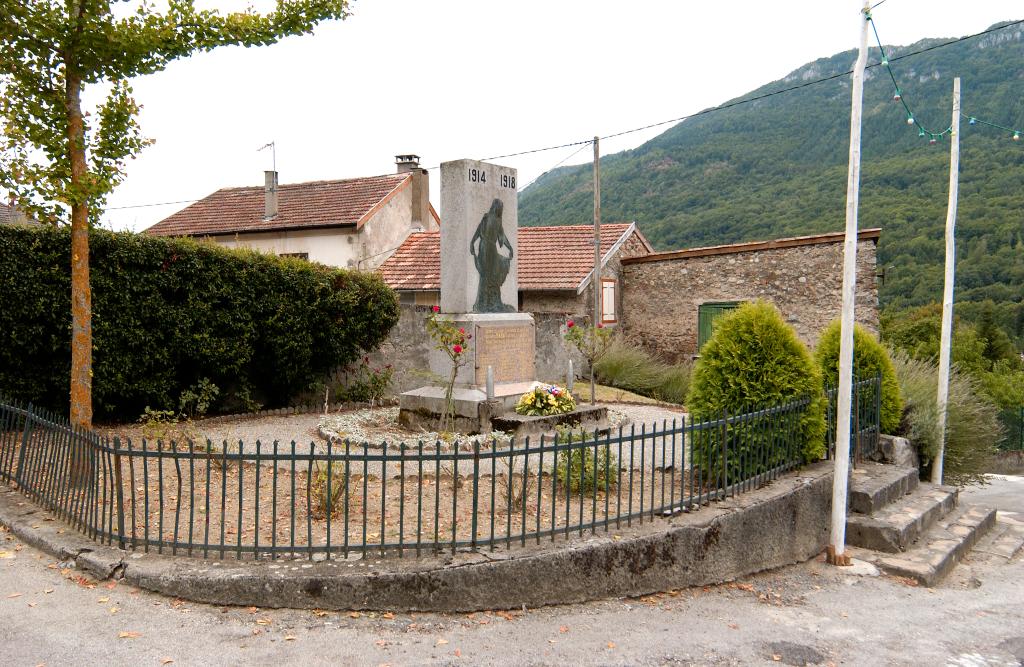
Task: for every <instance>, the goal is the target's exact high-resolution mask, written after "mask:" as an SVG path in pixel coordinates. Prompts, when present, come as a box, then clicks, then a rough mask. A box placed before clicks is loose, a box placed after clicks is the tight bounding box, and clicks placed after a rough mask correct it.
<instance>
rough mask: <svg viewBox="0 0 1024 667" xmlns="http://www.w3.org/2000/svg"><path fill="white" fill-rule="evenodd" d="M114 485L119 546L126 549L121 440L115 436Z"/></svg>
mask: <svg viewBox="0 0 1024 667" xmlns="http://www.w3.org/2000/svg"><path fill="white" fill-rule="evenodd" d="M108 442H109V440H108ZM114 484H116V485H117V492H116V498H117V544H118V547H119V548H121V549H124V548H125V540H124V486H123V485H122V484H121V438H120V437H118V436H114Z"/></svg>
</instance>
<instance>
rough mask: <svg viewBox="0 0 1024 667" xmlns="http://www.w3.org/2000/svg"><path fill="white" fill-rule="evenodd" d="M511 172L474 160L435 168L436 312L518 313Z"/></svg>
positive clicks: (515, 208) (515, 218)
mask: <svg viewBox="0 0 1024 667" xmlns="http://www.w3.org/2000/svg"><path fill="white" fill-rule="evenodd" d="M516 173H517V172H516V170H515V169H512V168H509V167H501V166H498V165H496V164H488V163H486V162H478V161H476V160H455V161H453V162H444V163H442V164H441V219H442V220H443V221H444V224H443V225H442V231H441V310H442V311H444V312H446V313H512V312H516V311H517V310H518V304H519V281H518V279H517V275H518V262H519V258H518V254H519V250H518V247H517V245H516V239H517V231H518V226H519V213H518V207H519V196H518V192H517V190H516V187H517V184H516Z"/></svg>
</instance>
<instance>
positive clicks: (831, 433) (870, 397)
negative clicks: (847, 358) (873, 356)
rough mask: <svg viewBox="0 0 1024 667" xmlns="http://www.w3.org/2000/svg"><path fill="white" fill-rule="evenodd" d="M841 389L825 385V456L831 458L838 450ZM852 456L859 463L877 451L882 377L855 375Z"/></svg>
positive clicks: (851, 401) (879, 431)
mask: <svg viewBox="0 0 1024 667" xmlns="http://www.w3.org/2000/svg"><path fill="white" fill-rule="evenodd" d="M838 397H839V391H838V389H837V388H836V387H833V386H828V387H826V388H825V398H826V408H825V423H826V424H827V431H826V436H825V437H826V444H827V447H826V452H827V453H826V456H827V457H828V458H832V457H833V456H835V451H836V415H837V414H838ZM850 399H851V400H850V406H851V411H850V458H852V459H853V461H854V463H855V464H856V463H859V462H860V461H863V460H864V459H865V458H869V457H871V456H873V455H874V454H875V453H876V452H877V450H878V436H879V435H881V427H880V420H881V413H882V377H881V376H880V375H879V376H875V377H873V378H867V379H858V378H854V383H853V392H852V394H851V396H850Z"/></svg>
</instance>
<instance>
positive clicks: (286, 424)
mask: <svg viewBox="0 0 1024 667" xmlns="http://www.w3.org/2000/svg"><path fill="white" fill-rule="evenodd" d="M603 405H607V407H608V408H609V409H611V410H614V411H617V412H620V413H622V414H623V415H625V417H626V418H627V419H628V420H629V421H631V422H632V423H634V424H636V425H637V428H639V425H640V424H648V425H650V424H652V423H655V422H657V423H658V424H659V428H660V424H661V422H662V421H666V422H668V423H669V424H671V422H672V420H673V419H680V418H681V417H682V415H683V414H684V412H683V411H682V410H673V409H670V408H666V407H662V406H659V405H635V404H626V403H607V404H603ZM381 410H382V411H386V414H389V415H390V414H391V412H394V414H395V416H397V411H396V410H397V409H396V408H381ZM320 417H321V415H320V414H318V413H310V414H302V415H274V416H264V417H232V418H224V417H214V418H211V419H204V420H200V421H197V422H195V424H194V427H195V437H196V438H197V439H200V440H206V439H207V438H209V439H210V440H212V441H213V442H215V443H220V442H223V441H224V440H227V441H228V442H230V443H237V442H238V441H239V440H241V441H242V442H244V443H246V444H249V443H255V442H256V441H257V440H259V441H260V442H261V443H264V444H270V443H272V442H274V440H277V441H279V442H281V443H290V442H291V441H292V440H294V441H295V442H296V443H297V444H300V445H307V446H308V445H309V443H310V442H316V441H322V440H323V439H322V438H321V437H320V434H319V432H318V430H317V426H318V424H319V423H320ZM378 431H379V433H383V437H384V439H388V440H389V441H394V440H395V439H396V437H395V436H399V435H400V434H401V433H403V432H404V433H405V434H406V437H407V439H409V440H410V441H412V440H414V439H415V437H416V433H415V432H413V431H404V430H403V429H401V428H399V427H397V426H394V427H390V426H389V427H386V428H381V429H379V430H378ZM102 432H104V433H106V434H108V435H111V436H114V435H118V436H120V437H121V438H126V437H130V438H131V439H132V440H133V441H138V440H140V439H141V438H142V436H143V431H142V428H141V427H139V426H138V425H137V424H130V425H124V426H116V427H106V428H104V429H102ZM371 432H373V433H375V437H376V434H377V432H375V431H372V430H371ZM177 433H178V434H179V435H178V437H180V433H181V432H180V430H179V431H178V432H177ZM389 436H391V437H389Z"/></svg>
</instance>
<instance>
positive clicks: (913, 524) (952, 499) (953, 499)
mask: <svg viewBox="0 0 1024 667" xmlns="http://www.w3.org/2000/svg"><path fill="white" fill-rule="evenodd" d="M956 504H957V490H956V489H955V488H952V487H946V486H933V485H931V484H928V485H925V486H921V487H919V488H918V489H916V490H915V491H914V492H913V493H911V494H909V495H906V496H903V497H902V498H900V499H899V500H897V501H896V502H894V503H891V504H889V505H886V506H885V507H883V508H882V509H879V510H876V511H875V512H874V513H873V514H871V515H868V514H850V515H849V516H848V517H847V520H846V543H847V544H850V545H853V546H857V547H863V548H865V549H873V550H875V551H884V552H887V553H899V552H901V551H906V549H907V547H909V546H910V545H911V544H913V543H914V541H915V540H917V539H918V538H919V537H920V536H921V535H922V534H923V533H924V532H925V531H926V530H928V529H929V528H931V526H932V525H933V524H935V522H936V521H938V520H939V519H941V518H942V517H944V516H946V515H947V514H949V513H950V512H951V511H952V510H953V509H954V508H955V507H956Z"/></svg>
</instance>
